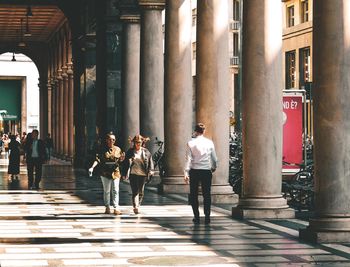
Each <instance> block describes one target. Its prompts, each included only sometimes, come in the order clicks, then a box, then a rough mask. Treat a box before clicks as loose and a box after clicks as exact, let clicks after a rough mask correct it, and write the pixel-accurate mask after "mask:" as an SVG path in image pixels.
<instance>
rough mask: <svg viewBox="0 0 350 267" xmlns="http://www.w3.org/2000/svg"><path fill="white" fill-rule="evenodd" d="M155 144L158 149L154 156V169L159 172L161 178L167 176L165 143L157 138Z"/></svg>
mask: <svg viewBox="0 0 350 267" xmlns="http://www.w3.org/2000/svg"><path fill="white" fill-rule="evenodd" d="M155 144H156V145H157V146H158V149H157V151H156V152H154V154H153V155H152V159H153V163H154V169H155V170H158V171H159V176H160V177H164V176H165V168H164V142H163V141H161V140H159V139H158V138H157V137H156V141H155Z"/></svg>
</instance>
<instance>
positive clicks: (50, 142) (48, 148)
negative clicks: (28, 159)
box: [45, 133, 53, 160]
mask: <svg viewBox="0 0 350 267" xmlns="http://www.w3.org/2000/svg"><path fill="white" fill-rule="evenodd" d="M45 145H46V151H47V159H48V160H50V159H51V153H52V149H53V140H52V138H51V135H50V134H49V133H48V134H47V136H46V138H45Z"/></svg>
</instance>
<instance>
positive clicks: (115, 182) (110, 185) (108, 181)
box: [101, 176, 120, 208]
mask: <svg viewBox="0 0 350 267" xmlns="http://www.w3.org/2000/svg"><path fill="white" fill-rule="evenodd" d="M101 181H102V185H103V202H104V205H105V206H106V207H109V206H110V204H111V195H112V205H113V207H114V208H117V207H119V181H120V179H119V178H117V179H112V178H107V177H104V176H101Z"/></svg>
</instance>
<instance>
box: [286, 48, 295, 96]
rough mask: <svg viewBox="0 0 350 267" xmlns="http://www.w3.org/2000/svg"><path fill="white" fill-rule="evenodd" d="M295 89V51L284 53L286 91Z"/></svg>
mask: <svg viewBox="0 0 350 267" xmlns="http://www.w3.org/2000/svg"><path fill="white" fill-rule="evenodd" d="M291 88H295V51H289V52H287V53H286V89H291Z"/></svg>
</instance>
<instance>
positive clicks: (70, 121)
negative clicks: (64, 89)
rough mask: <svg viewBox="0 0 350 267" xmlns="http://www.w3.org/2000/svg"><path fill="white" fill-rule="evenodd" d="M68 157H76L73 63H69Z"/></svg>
mask: <svg viewBox="0 0 350 267" xmlns="http://www.w3.org/2000/svg"><path fill="white" fill-rule="evenodd" d="M67 65H68V70H67V74H68V95H69V97H68V102H67V103H68V140H69V141H68V157H69V158H70V159H71V160H72V159H73V157H74V143H75V142H74V140H75V139H74V80H73V74H74V73H73V69H72V68H73V63H72V62H69V63H68V64H67Z"/></svg>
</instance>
